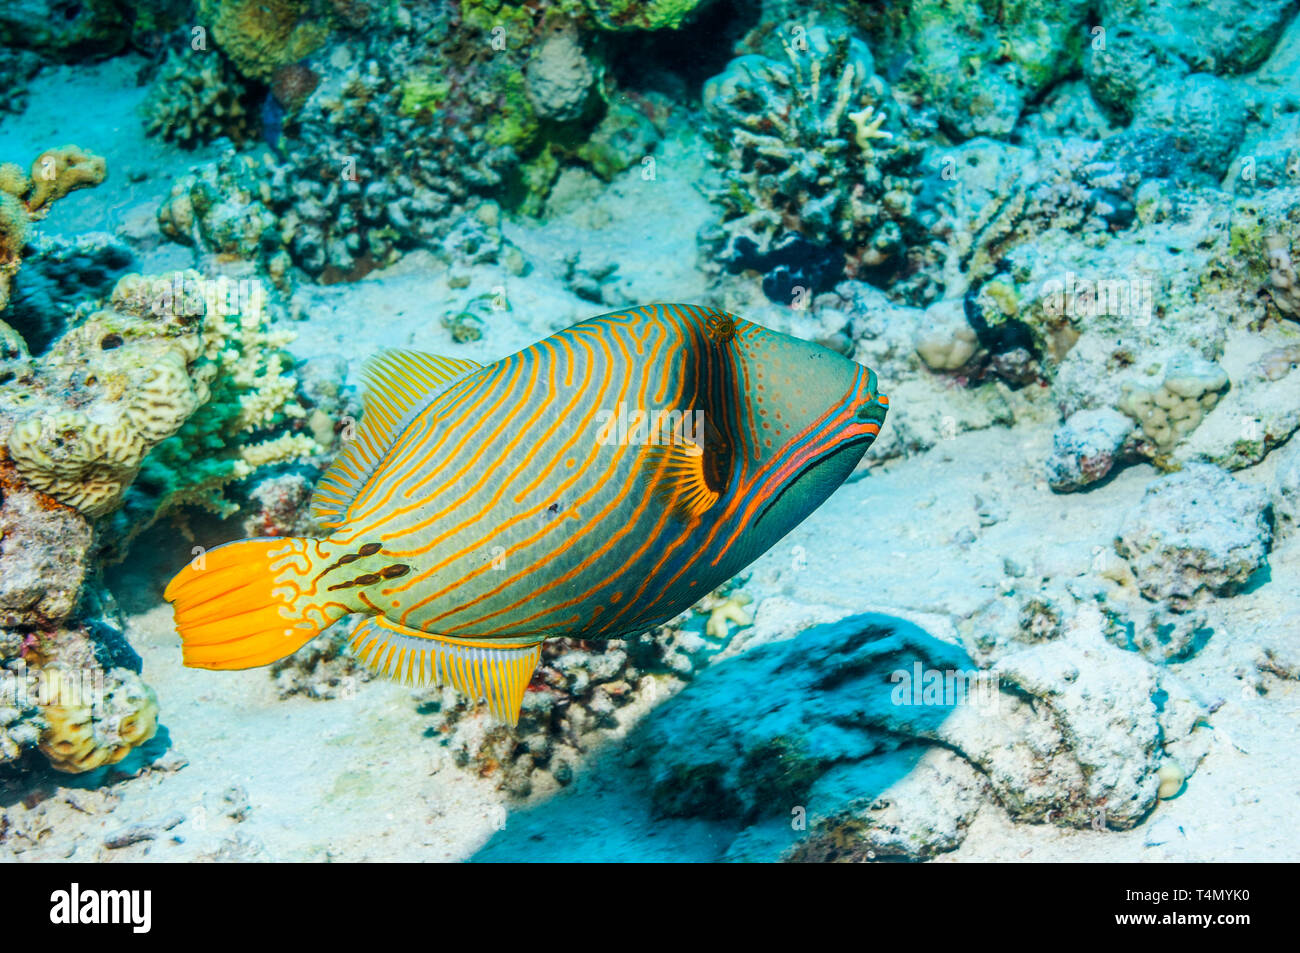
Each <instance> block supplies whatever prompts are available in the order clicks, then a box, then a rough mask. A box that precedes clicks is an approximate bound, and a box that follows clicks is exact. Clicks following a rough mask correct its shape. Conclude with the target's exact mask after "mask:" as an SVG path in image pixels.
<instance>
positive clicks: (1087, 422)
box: [1047, 407, 1133, 493]
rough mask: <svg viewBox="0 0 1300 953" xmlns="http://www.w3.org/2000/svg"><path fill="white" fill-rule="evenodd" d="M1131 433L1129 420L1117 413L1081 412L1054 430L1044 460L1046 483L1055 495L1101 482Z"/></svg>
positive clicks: (1111, 467)
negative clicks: (1047, 453) (1049, 452)
mask: <svg viewBox="0 0 1300 953" xmlns="http://www.w3.org/2000/svg"><path fill="white" fill-rule="evenodd" d="M1132 434H1133V421H1132V420H1130V419H1129V418H1128V417H1126V416H1125V415H1124V414H1121V413H1120V412H1119V411H1117V410H1112V409H1110V408H1108V407H1107V408H1101V409H1098V410H1081V411H1079V412H1078V413H1075V414H1071V415H1070V417H1069V418H1068V419H1067V420H1066V421H1065V423H1063V424H1061V426H1060V427H1059V428H1057V431H1056V433H1055V434H1054V435H1053V437H1052V455H1051V457H1049V458H1048V460H1047V484H1048V486H1050V487H1051V488H1052V489H1053V490H1056V491H1057V492H1058V493H1069V492H1071V491H1074V490H1081V489H1083V488H1084V487H1086V486H1089V485H1091V484H1093V483H1096V482H1097V481H1098V480H1102V479H1104V478H1105V477H1106V476H1107V475H1108V474H1109V473H1110V472H1111V470H1112V469H1113V468H1114V466H1115V461H1116V460H1117V459H1119V458H1120V456H1121V448H1122V447H1123V446H1124V443H1125V441H1127V440H1128V439H1129V437H1130V436H1131V435H1132Z"/></svg>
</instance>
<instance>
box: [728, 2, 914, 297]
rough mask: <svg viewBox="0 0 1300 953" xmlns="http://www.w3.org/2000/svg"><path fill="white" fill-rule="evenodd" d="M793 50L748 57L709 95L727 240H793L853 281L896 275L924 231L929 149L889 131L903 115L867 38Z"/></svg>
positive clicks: (829, 36)
mask: <svg viewBox="0 0 1300 953" xmlns="http://www.w3.org/2000/svg"><path fill="white" fill-rule="evenodd" d="M782 46H783V49H784V60H780V59H774V58H771V57H768V56H763V55H760V54H749V55H745V56H741V57H738V58H737V59H734V60H732V61H731V62H730V63H729V64H728V65H727V68H726V69H725V70H724V71H723V72H722V74H721V75H719V76H715V77H714V78H713V79H711V80H709V81H708V82H707V83H706V84H705V87H704V104H705V108H706V109H707V111H708V114H709V116H710V119H711V126H710V129H709V135H710V139H711V142H712V145H713V148H714V156H713V158H714V161H715V163H716V164H717V165H718V166H719V167H720V168H721V170H722V172H723V176H724V186H723V188H722V189H721V190H720V191H719V192H718V193H717V194H716V195H715V196H714V198H715V200H716V201H717V202H718V203H719V204H720V205H721V206H722V208H723V212H724V223H725V225H726V226H727V231H730V232H732V233H733V234H734V233H747V234H748V236H749V237H750V238H751V240H754V241H756V243H757V245H758V246H759V247H760V248H763V247H771V245H773V244H774V243H776V242H777V241H778V240H779V239H780V238H781V237H783V236H785V235H786V234H788V233H790V232H794V233H797V234H798V235H800V236H802V237H803V238H804V239H807V240H808V241H810V242H813V243H815V244H818V245H823V246H834V247H836V248H838V249H840V250H841V251H843V252H844V253H845V254H847V256H848V261H849V270H850V271H851V272H853V271H856V270H857V269H859V268H876V267H880V266H882V265H885V264H887V263H889V262H890V261H891V260H893V259H894V258H895V257H896V256H898V255H899V254H900V252H901V251H902V250H903V245H904V241H905V237H906V236H907V234H908V233H913V234H916V233H917V232H918V227H917V223H916V218H915V216H916V197H915V191H916V188H917V185H918V183H917V181H916V180H915V179H914V178H913V176H912V174H911V173H912V171H913V169H914V166H915V162H916V159H917V156H918V151H917V149H916V147H915V146H914V145H913V144H912V143H910V142H909V141H908V140H907V139H906V138H905V137H904V136H902V135H901V134H900V133H898V132H896V131H894V130H893V129H887V128H885V127H886V125H887V124H888V125H891V126H895V127H896V126H897V122H896V120H895V118H894V117H895V116H896V114H897V107H896V106H895V105H894V104H893V101H892V99H891V98H890V96H889V92H888V89H887V87H886V85H885V82H884V80H882V79H881V78H880V77H879V76H877V75H875V73H874V66H873V62H872V58H871V53H870V51H869V50H868V49H867V48H866V46H865V45H864V44H863V43H862V42H861V41H860V40H857V39H856V38H853V37H851V36H850V35H849V34H847V33H844V32H833V31H830V30H826V29H823V28H820V27H818V28H814V29H811V30H809V31H807V42H806V43H804V44H800V46H798V47H796V46H795V45H792V44H791V43H788V42H786V41H785V40H784V38H783V39H782ZM755 236H757V237H756V238H755Z"/></svg>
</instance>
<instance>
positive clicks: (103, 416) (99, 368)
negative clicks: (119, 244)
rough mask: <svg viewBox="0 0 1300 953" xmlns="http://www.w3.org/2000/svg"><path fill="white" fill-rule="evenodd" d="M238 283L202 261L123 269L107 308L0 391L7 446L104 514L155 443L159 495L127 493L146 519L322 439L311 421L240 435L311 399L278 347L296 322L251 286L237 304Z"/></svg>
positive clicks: (51, 489) (24, 470) (149, 472)
mask: <svg viewBox="0 0 1300 953" xmlns="http://www.w3.org/2000/svg"><path fill="white" fill-rule="evenodd" d="M231 290H233V289H231V288H230V287H229V285H228V284H226V283H218V284H215V285H210V286H208V288H206V289H204V288H202V287H201V286H200V276H199V275H198V274H197V273H181V272H177V273H174V274H171V275H164V276H158V277H154V278H145V277H143V276H138V275H129V276H127V277H124V278H122V279H121V280H119V281H118V283H117V285H116V286H115V287H114V289H113V292H112V295H111V296H110V299H109V302H108V306H107V307H106V308H104V309H102V310H99V311H96V312H94V313H92V314H90V315H89V316H88V317H87V318H86V319H85V320H84V321H83V322H81V323H80V324H78V325H77V326H76V327H74V328H72V329H71V330H70V331H68V332H67V333H66V334H65V335H64V336H63V337H62V338H60V339H59V340H58V341H57V342H55V344H54V345H53V346H52V347H51V348H50V350H49V352H48V353H46V354H45V355H44V356H42V357H41V358H38V359H37V360H35V361H33V362H32V363H31V366H30V369H29V371H28V373H27V374H25V375H23V376H22V377H20V378H19V379H18V380H16V381H15V382H13V383H11V384H9V385H7V386H6V387H5V388H4V389H3V391H0V407H2V408H3V410H4V411H5V417H6V418H7V427H6V430H7V434H6V436H5V446H6V448H7V451H8V454H9V457H10V458H11V459H12V460H13V461H14V464H15V466H16V468H17V470H18V472H19V473H20V474H21V476H22V477H23V479H24V480H25V481H26V482H27V483H28V484H29V485H30V486H32V487H34V488H35V489H38V490H41V491H42V492H44V493H48V494H49V495H50V496H53V497H54V498H55V499H58V500H60V501H61V502H64V503H67V504H68V505H70V506H73V507H74V508H76V509H78V510H80V511H81V512H83V513H85V514H87V515H89V516H92V517H99V516H103V515H105V514H106V513H108V512H110V511H112V510H114V509H115V508H117V507H118V506H119V505H120V504H121V503H122V501H123V498H124V496H125V494H126V490H127V487H128V486H130V485H131V483H132V481H134V480H135V478H136V475H137V474H138V473H139V472H140V470H141V467H142V466H143V465H145V460H146V456H147V455H149V460H148V464H147V466H146V473H145V483H146V485H147V486H148V487H149V492H150V503H149V504H148V505H147V506H146V505H142V502H141V501H140V500H133V501H132V505H131V506H130V507H129V510H130V511H131V517H132V518H133V521H136V522H137V523H138V524H140V525H147V523H148V522H150V521H151V520H152V518H153V517H154V516H156V515H157V513H158V512H159V511H161V510H162V509H165V508H167V507H168V506H171V505H175V504H176V503H178V502H180V501H186V502H200V501H202V502H206V503H208V504H209V505H216V506H219V504H218V503H217V502H216V500H217V499H218V498H219V491H220V487H221V486H223V485H224V484H226V483H228V482H231V481H233V480H236V479H239V478H241V477H244V476H247V475H248V474H249V473H250V472H251V471H252V468H253V467H254V466H255V465H258V464H265V463H267V462H271V461H272V460H276V459H281V460H282V459H294V458H298V457H302V456H306V455H309V454H311V453H315V452H319V447H318V446H317V445H316V444H315V442H314V441H313V440H312V439H311V438H310V437H307V436H304V435H297V436H289V435H283V436H277V437H275V438H273V439H268V440H265V441H262V442H260V443H258V442H254V441H250V440H248V439H247V437H243V440H244V443H243V445H242V446H241V445H240V444H238V443H234V442H233V440H234V438H236V437H239V436H241V435H243V434H245V433H246V432H253V431H257V430H263V431H265V430H266V429H267V428H270V427H273V426H275V425H278V424H280V423H282V422H284V421H285V420H287V419H290V418H300V417H302V416H303V415H304V413H305V412H304V410H303V408H302V407H301V405H299V404H298V403H297V402H296V400H295V398H294V379H293V377H292V375H291V374H290V373H288V368H286V366H285V358H284V356H283V354H282V353H281V352H280V351H279V350H278V349H279V348H280V347H282V346H283V344H284V343H286V341H287V339H286V338H285V336H284V334H283V333H281V332H272V331H269V330H268V327H267V324H266V321H267V318H266V315H265V314H264V313H262V312H261V310H260V307H259V306H256V305H250V303H249V302H248V301H247V300H244V301H238V300H237V299H236V300H235V301H234V302H233V303H234V304H236V308H235V309H233V310H232V309H231V307H230V305H231V304H232V299H231V296H230V294H229V292H230V291H231ZM205 291H206V293H207V297H208V300H207V301H205V300H204V294H205ZM201 407H202V408H204V412H203V413H202V414H198V415H197V416H196V415H195V412H196V411H198V410H199V409H200V408H201ZM191 418H193V419H191ZM182 427H184V428H185V429H184V431H183V432H181V431H182ZM172 437H175V438H176V439H174V440H171V441H170V442H166V441H168V438H172ZM164 442H166V443H165V445H163V446H159V445H160V444H164ZM151 451H156V452H154V453H152V454H150V452H151ZM146 512H147V513H148V516H146V515H145V513H146Z"/></svg>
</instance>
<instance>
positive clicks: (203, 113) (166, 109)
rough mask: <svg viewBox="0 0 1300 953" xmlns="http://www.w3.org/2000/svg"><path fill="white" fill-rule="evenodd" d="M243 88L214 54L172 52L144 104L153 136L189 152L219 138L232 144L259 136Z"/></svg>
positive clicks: (218, 56)
mask: <svg viewBox="0 0 1300 953" xmlns="http://www.w3.org/2000/svg"><path fill="white" fill-rule="evenodd" d="M248 98H249V89H248V86H247V84H246V83H244V81H243V80H242V79H240V77H239V76H238V74H236V73H235V71H234V70H233V69H232V68H231V67H230V64H229V63H228V62H227V61H226V59H225V58H224V57H223V56H222V55H221V54H220V53H216V52H195V51H191V50H189V49H188V48H187V49H186V50H185V52H178V51H175V50H173V51H172V53H171V55H170V56H168V58H167V61H166V62H165V63H163V66H162V69H161V70H160V71H159V74H158V79H157V80H156V81H155V83H154V88H153V90H152V92H150V94H149V98H148V99H147V100H146V101H145V104H144V110H145V129H146V131H147V132H148V133H149V135H151V136H158V137H160V138H162V139H165V140H166V141H168V142H174V143H176V144H177V145H179V146H181V147H183V148H186V149H193V148H195V147H196V146H199V145H202V144H204V143H208V142H211V141H212V140H214V139H217V138H219V137H221V136H225V137H227V138H229V139H230V140H231V141H232V142H234V143H236V144H241V143H244V142H247V141H248V140H249V139H251V138H252V137H253V136H254V135H256V133H257V125H258V124H257V117H256V114H255V113H254V112H253V110H252V108H251V107H250V105H249V102H248Z"/></svg>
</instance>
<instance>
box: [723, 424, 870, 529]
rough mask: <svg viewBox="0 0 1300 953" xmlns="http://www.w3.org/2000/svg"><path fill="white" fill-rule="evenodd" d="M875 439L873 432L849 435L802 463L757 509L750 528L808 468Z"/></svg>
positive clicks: (756, 523)
mask: <svg viewBox="0 0 1300 953" xmlns="http://www.w3.org/2000/svg"><path fill="white" fill-rule="evenodd" d="M875 439H876V435H875V434H862V435H860V436H856V437H850V438H849V439H848V440H845V441H844V442H843V443H839V444H836V445H835V449H833V450H831V451H830V452H829V453H824V454H822V455H821V456H820V457H817V458H816V459H815V460H809V461H808V462H807V463H806V464H804V465H803V466H802V467H801V468H800V469H799V471H798V472H797V473H795V475H794V476H792V477H791V478H790V479H789V480H787V481H786V483H785V485H784V486H782V487H781V489H779V490H777V492H776V495H775V496H773V497H772V498H771V499H770V500H768V501H767V502H766V503H764V504H763V508H762V509H761V510H759V511H758V515H757V516H755V517H754V521H753V522H752V523H750V524H749V525H750V528H751V529H756V528H757V527H758V524H759V523H761V522H762V521H763V517H764V516H766V515H767V511H768V510H770V509H771V508H772V507H773V506H775V505H776V501H777V500H779V499H781V497H782V496H784V495H785V491H786V490H788V489H790V488H791V487H792V486H794V485H795V484H796V483H798V482H799V479H800V477H802V476H803V475H804V474H805V473H807V472H808V471H809V470H812V469H814V468H816V467H819V466H821V465H822V464H823V463H825V462H826V461H827V460H829V459H830V458H831V457H833V456H836V455H837V454H839V453H842V452H843V451H845V450H848V449H850V448H851V447H853V446H854V445H855V444H859V443H867V444H870V443H874V442H875ZM837 489H838V487H837Z"/></svg>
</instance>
